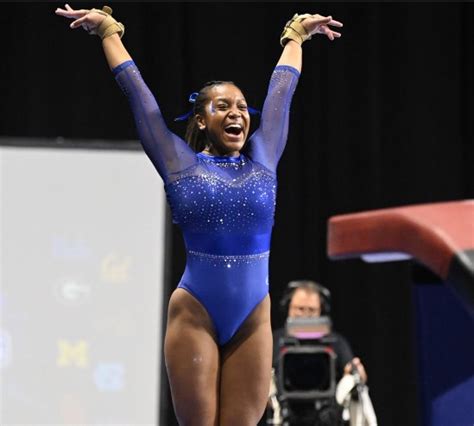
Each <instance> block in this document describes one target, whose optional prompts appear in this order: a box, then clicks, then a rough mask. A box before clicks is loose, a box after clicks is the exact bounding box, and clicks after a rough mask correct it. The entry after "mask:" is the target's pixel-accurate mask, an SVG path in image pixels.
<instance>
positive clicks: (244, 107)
mask: <svg viewBox="0 0 474 426" xmlns="http://www.w3.org/2000/svg"><path fill="white" fill-rule="evenodd" d="M239 109H240V110H242V111H247V105H245V104H240V105H239Z"/></svg>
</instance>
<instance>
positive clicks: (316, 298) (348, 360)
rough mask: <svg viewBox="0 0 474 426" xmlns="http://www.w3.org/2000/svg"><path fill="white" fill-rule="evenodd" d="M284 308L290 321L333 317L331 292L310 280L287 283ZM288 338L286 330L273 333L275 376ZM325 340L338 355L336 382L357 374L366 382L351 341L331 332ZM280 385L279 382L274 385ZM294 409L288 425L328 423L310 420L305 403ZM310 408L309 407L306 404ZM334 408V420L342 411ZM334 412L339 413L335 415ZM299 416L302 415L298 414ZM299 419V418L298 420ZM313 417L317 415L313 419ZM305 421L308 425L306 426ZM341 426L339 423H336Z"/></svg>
mask: <svg viewBox="0 0 474 426" xmlns="http://www.w3.org/2000/svg"><path fill="white" fill-rule="evenodd" d="M281 306H282V308H284V309H285V310H287V319H288V318H292V319H293V318H316V317H321V316H329V314H330V293H329V290H328V289H326V288H325V287H323V286H322V285H320V284H318V283H316V282H314V281H310V280H299V281H291V282H290V283H289V284H288V288H287V292H286V294H285V295H284V296H283V298H282V301H281ZM285 336H286V330H285V328H280V329H277V330H274V332H273V368H274V370H275V373H276V374H275V376H276V377H278V364H279V354H280V346H281V342H282V340H283V338H284V337H285ZM326 337H329V338H330V339H331V341H332V344H331V347H332V349H333V350H334V353H335V354H336V382H338V381H339V380H340V379H341V378H342V377H343V376H345V375H349V374H354V373H356V374H358V375H359V376H360V380H361V382H362V383H365V382H366V381H367V374H366V372H365V368H364V366H363V364H362V363H361V361H360V359H359V358H357V357H354V355H353V352H352V349H351V347H350V345H349V343H348V341H347V340H346V339H345V338H344V337H343V336H342V335H340V334H339V333H336V332H333V331H331V332H330V333H329V334H328V335H327V336H326ZM275 385H277V383H275ZM277 397H278V386H277ZM293 405H294V406H295V408H293V409H291V408H290V411H291V412H292V413H291V416H290V418H291V422H290V423H289V424H291V425H293V424H298V425H303V424H311V425H315V424H325V422H324V421H321V422H318V421H317V420H314V419H313V420H311V421H308V420H307V419H308V418H309V417H311V416H309V417H308V410H307V409H306V410H305V409H303V408H301V407H303V405H304V404H299V408H297V407H298V404H293ZM306 405H308V404H306ZM331 405H332V407H333V408H334V410H333V413H331V414H330V416H331V417H334V416H336V415H339V414H340V412H341V410H339V407H337V408H336V403H335V399H333V401H331ZM314 407H315V405H314V404H313V405H312V408H311V410H312V412H313V413H314V412H315V410H316V409H315V408H314ZM335 411H337V412H338V414H334V413H335ZM299 413H300V414H299ZM298 416H300V417H298ZM313 418H314V416H313ZM305 420H307V421H308V423H305ZM327 423H328V424H336V423H334V422H333V420H330V421H327ZM337 424H339V423H337Z"/></svg>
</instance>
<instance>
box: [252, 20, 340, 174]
mask: <svg viewBox="0 0 474 426" xmlns="http://www.w3.org/2000/svg"><path fill="white" fill-rule="evenodd" d="M295 22H296V23H295ZM329 25H333V26H336V27H342V23H340V22H338V21H335V20H333V19H332V17H331V16H328V17H324V16H321V15H308V14H306V15H299V16H298V15H295V17H293V19H292V20H291V21H288V23H287V25H286V26H285V28H284V31H283V33H282V36H281V40H280V41H281V44H282V45H283V46H284V48H283V52H282V54H281V56H280V59H279V61H278V63H277V65H276V67H275V69H274V71H273V74H272V76H271V78H270V83H269V86H268V92H267V96H266V98H265V102H264V105H263V111H262V117H261V120H260V126H259V128H258V129H257V131H256V132H255V133H254V134H253V135H252V137H251V138H250V140H249V155H250V156H251V158H252V159H253V160H254V161H258V162H260V163H261V164H263V165H264V166H266V167H267V168H268V169H270V170H272V171H276V167H277V165H278V161H279V159H280V157H281V155H282V153H283V150H284V149H285V145H286V139H287V136H288V122H289V111H290V105H291V99H292V97H293V93H294V91H295V89H296V85H297V83H298V79H299V75H300V72H301V67H302V57H303V52H302V48H301V44H302V42H303V41H305V40H307V39H309V38H311V36H312V35H313V34H325V35H326V36H327V37H328V38H329V39H330V40H334V39H335V38H338V37H340V36H341V34H340V33H338V32H336V31H333V30H331V29H330V28H329Z"/></svg>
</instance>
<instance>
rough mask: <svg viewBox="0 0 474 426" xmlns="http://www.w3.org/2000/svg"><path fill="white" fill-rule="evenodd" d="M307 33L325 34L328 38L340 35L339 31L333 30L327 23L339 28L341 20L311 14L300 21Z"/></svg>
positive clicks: (331, 38)
mask: <svg viewBox="0 0 474 426" xmlns="http://www.w3.org/2000/svg"><path fill="white" fill-rule="evenodd" d="M301 25H303V27H304V29H305V30H306V32H307V33H308V34H311V35H313V34H326V36H327V37H328V39H329V40H334V39H335V38H339V37H341V33H338V32H337V31H333V30H332V29H331V28H329V25H331V26H333V27H338V28H341V27H342V26H343V24H342V22H339V21H336V20H334V19H332V16H321V15H318V14H316V15H311V16H309V17H307V18H306V19H305V20H304V21H302V22H301Z"/></svg>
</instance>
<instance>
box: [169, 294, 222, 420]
mask: <svg viewBox="0 0 474 426" xmlns="http://www.w3.org/2000/svg"><path fill="white" fill-rule="evenodd" d="M165 362H166V368H167V370H168V378H169V382H170V387H171V395H172V398H173V405H174V409H175V413H176V416H177V418H178V421H179V424H180V425H182V426H217V424H218V423H217V422H218V415H219V413H218V394H219V348H218V346H217V344H216V341H215V332H214V328H213V325H212V322H211V319H210V318H209V315H208V313H207V311H206V310H205V309H204V307H203V306H202V305H201V304H200V303H199V301H197V300H196V299H195V298H194V297H193V296H192V295H191V294H190V293H188V292H187V291H186V290H183V289H180V288H178V289H176V290H175V291H174V292H173V294H172V295H171V299H170V303H169V307H168V324H167V329H166V336H165Z"/></svg>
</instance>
